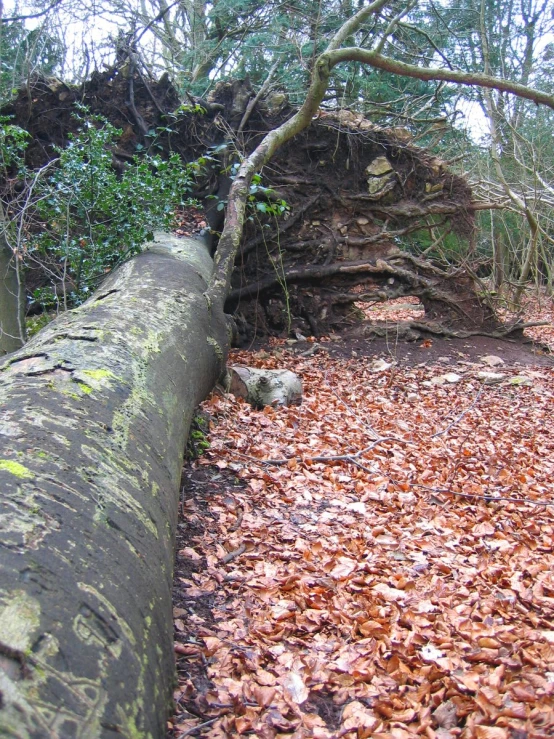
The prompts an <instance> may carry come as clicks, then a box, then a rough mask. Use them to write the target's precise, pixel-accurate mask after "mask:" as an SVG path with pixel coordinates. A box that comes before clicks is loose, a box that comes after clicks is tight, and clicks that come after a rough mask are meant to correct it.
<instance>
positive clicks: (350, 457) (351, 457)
mask: <svg viewBox="0 0 554 739" xmlns="http://www.w3.org/2000/svg"><path fill="white" fill-rule="evenodd" d="M385 441H397V442H399V443H401V444H409V445H410V446H417V445H416V444H414V442H413V441H406V439H400V438H399V437H398V436H382V437H381V438H380V439H376V440H375V441H374V442H373V443H372V444H370V445H369V446H366V447H364V448H363V449H359V450H358V451H357V452H353V453H352V454H333V455H331V456H317V457H298V456H293V457H287V458H285V459H257V458H256V457H249V456H248V455H247V454H241V453H240V452H239V454H241V456H243V457H246V458H247V459H251V460H252V461H253V462H257V463H258V464H266V465H268V466H270V467H272V466H274V467H278V466H280V465H282V464H288V463H289V462H290V461H292V460H293V459H295V460H296V461H297V462H353V463H354V462H355V460H356V459H358V458H359V457H362V456H363V455H364V454H366V453H367V452H370V451H371V450H372V449H374V448H375V447H376V446H377V445H378V444H382V443H383V442H385Z"/></svg>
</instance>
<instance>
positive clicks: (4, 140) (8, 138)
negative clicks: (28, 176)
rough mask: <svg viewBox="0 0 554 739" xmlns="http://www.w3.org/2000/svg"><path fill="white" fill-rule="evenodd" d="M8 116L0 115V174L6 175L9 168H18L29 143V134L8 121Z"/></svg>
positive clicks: (21, 163)
mask: <svg viewBox="0 0 554 739" xmlns="http://www.w3.org/2000/svg"><path fill="white" fill-rule="evenodd" d="M9 121H10V118H9V116H5V115H0V176H1V177H7V175H8V173H9V171H10V170H11V169H20V168H21V167H22V165H23V154H24V152H25V149H26V147H27V144H28V143H29V141H28V139H29V134H28V133H27V131H24V130H23V129H22V128H19V126H14V125H12V124H11V123H10V122H9Z"/></svg>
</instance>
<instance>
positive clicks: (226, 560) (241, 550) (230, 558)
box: [221, 544, 246, 565]
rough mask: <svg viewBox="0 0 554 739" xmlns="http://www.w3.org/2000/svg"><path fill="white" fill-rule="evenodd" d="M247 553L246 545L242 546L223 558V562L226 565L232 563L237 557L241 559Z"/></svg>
mask: <svg viewBox="0 0 554 739" xmlns="http://www.w3.org/2000/svg"><path fill="white" fill-rule="evenodd" d="M245 551H246V545H245V544H241V545H240V547H239V548H238V549H234V550H233V551H232V552H229V553H228V554H226V555H225V556H224V557H222V558H221V561H222V563H223V564H224V565H226V564H228V563H229V562H232V561H233V560H234V559H236V558H237V557H240V555H241V554H244V552H245Z"/></svg>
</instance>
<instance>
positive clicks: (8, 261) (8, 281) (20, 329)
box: [0, 204, 25, 356]
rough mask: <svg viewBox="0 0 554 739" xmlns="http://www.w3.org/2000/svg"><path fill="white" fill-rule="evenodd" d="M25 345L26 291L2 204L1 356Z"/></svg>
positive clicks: (0, 231)
mask: <svg viewBox="0 0 554 739" xmlns="http://www.w3.org/2000/svg"><path fill="white" fill-rule="evenodd" d="M24 343H25V290H24V288H23V284H22V276H21V273H20V272H18V269H17V263H16V261H15V257H14V253H13V251H12V250H11V248H10V245H9V244H8V242H7V240H6V236H5V234H4V212H3V209H2V206H1V204H0V356H1V355H3V354H9V353H10V352H14V351H16V350H17V349H19V348H20V347H21V346H23V344H24Z"/></svg>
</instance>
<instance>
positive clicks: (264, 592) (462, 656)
mask: <svg viewBox="0 0 554 739" xmlns="http://www.w3.org/2000/svg"><path fill="white" fill-rule="evenodd" d="M534 310H535V312H536V315H535V316H533V318H537V317H540V318H545V317H546V318H548V316H550V320H551V319H552V305H551V304H548V303H545V304H542V305H540V306H535V309H534ZM535 331H537V332H539V334H538V335H537V337H536V338H540V339H541V340H542V341H550V342H552V343H554V341H553V339H554V331H553V330H552V327H550V328H548V327H546V328H544V327H543V328H540V329H535ZM429 342H430V340H428V343H427V346H426V345H425V342H420V344H419V345H416V346H414V347H413V348H412V349H411V353H410V354H409V355H408V356H407V357H406V356H405V357H404V358H400V357H399V354H398V353H397V354H396V355H395V353H394V346H392V345H390V346H389V351H388V352H386V351H382V352H381V353H380V354H378V355H375V356H360V352H359V351H357V350H352V349H351V347H350V346H347V345H346V346H345V342H344V340H342V341H341V340H340V339H339V338H338V337H334V338H333V337H331V338H329V339H327V340H319V342H318V344H319V346H318V347H317V349H318V350H317V351H315V352H313V353H310V344H309V343H307V344H305V343H301V344H298V345H292V344H290V343H286V342H274V343H272V344H271V345H270V346H269V347H267V348H266V349H264V350H260V351H258V352H256V353H254V354H252V353H246V352H235V353H234V354H233V356H232V358H231V363H243V364H248V365H251V366H258V367H269V368H277V367H286V368H288V369H292V370H294V371H296V372H298V373H299V374H300V375H301V376H302V379H303V383H304V400H303V403H302V405H300V406H296V407H290V408H266V409H265V410H263V411H257V410H253V409H252V408H251V407H250V406H249V405H247V404H246V403H245V402H244V401H242V400H238V399H236V398H234V397H233V396H224V395H223V394H222V393H221V392H218V391H216V392H215V393H214V394H213V395H212V396H211V398H209V399H208V400H207V401H206V402H205V403H204V406H203V410H204V412H205V413H206V414H207V415H208V416H209V419H210V420H209V427H210V444H211V446H210V448H209V450H208V451H207V452H206V453H205V454H204V455H203V456H201V457H200V458H199V459H198V460H197V461H196V462H194V463H193V464H192V465H191V466H190V467H188V468H187V469H186V470H185V474H184V488H183V517H182V521H181V525H180V542H181V543H180V545H179V546H180V549H179V552H178V555H177V564H176V578H175V609H174V616H175V633H176V637H175V651H176V657H177V659H178V672H179V680H180V684H179V688H178V689H177V691H176V693H175V699H176V706H177V711H176V714H175V716H174V718H173V719H172V721H171V722H170V727H169V735H170V736H172V737H185V736H192V735H193V736H209V737H239V736H251V737H252V736H253V737H261V738H263V739H273V738H274V737H316V738H320V739H324V738H325V739H329V738H331V737H351V738H353V737H358V738H363V737H379V738H381V737H382V738H383V739H384V738H385V737H387V738H389V737H391V738H394V739H404V738H405V737H412V736H424V737H429V739H433V738H434V737H437V738H439V737H440V738H441V739H447V738H448V737H463V738H464V739H469V738H470V737H477V738H478V739H523V738H524V737H528V738H532V737H537V738H538V737H550V736H553V735H554V574H553V573H554V537H553V534H554V482H553V479H554V435H553V433H552V430H553V429H554V368H553V367H552V363H551V362H550V360H549V359H548V357H544V356H541V355H540V354H539V355H537V357H536V360H534V359H533V355H531V354H523V355H522V357H520V360H521V361H520V364H516V360H515V359H514V357H516V358H517V357H518V354H517V351H516V348H515V347H514V345H513V344H508V342H502V343H499V342H497V344H498V346H496V345H495V346H493V348H494V349H495V350H496V351H494V352H491V351H490V350H489V351H488V352H487V353H484V352H483V351H481V350H480V345H479V344H478V343H477V344H475V343H473V344H472V343H471V342H470V341H469V340H468V341H466V342H444V341H443V342H440V343H437V342H436V341H435V342H430V343H429ZM380 346H381V348H383V345H380ZM306 347H307V351H308V353H307V354H306ZM487 347H488V345H487ZM503 350H505V351H503ZM518 350H519V348H518ZM352 351H354V356H353V355H352ZM371 351H372V349H371V345H369V347H368V349H367V352H366V353H367V354H368V355H369V354H370V353H371ZM426 351H428V352H429V356H430V357H431V358H430V359H428V358H426V357H427V355H426V353H425V352H426ZM519 351H520V350H519ZM440 352H443V355H441V354H440ZM503 355H504V356H503ZM422 357H423V358H422ZM507 358H509V361H508V359H507ZM503 359H504V361H499V360H503ZM197 436H198V434H197ZM333 457H341V459H333Z"/></svg>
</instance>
